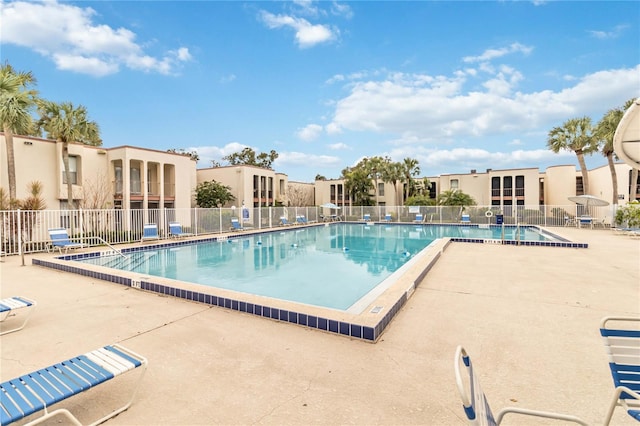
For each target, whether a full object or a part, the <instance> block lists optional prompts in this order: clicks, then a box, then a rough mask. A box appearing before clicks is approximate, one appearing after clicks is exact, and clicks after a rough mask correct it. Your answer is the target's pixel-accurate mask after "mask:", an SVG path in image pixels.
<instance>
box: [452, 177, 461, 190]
mask: <svg viewBox="0 0 640 426" xmlns="http://www.w3.org/2000/svg"><path fill="white" fill-rule="evenodd" d="M458 187H459V185H458V179H451V189H458Z"/></svg>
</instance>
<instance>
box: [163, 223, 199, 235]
mask: <svg viewBox="0 0 640 426" xmlns="http://www.w3.org/2000/svg"><path fill="white" fill-rule="evenodd" d="M169 234H171V236H172V237H173V238H183V237H192V236H193V234H192V233H190V232H182V225H180V222H169Z"/></svg>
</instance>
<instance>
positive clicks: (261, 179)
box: [197, 165, 288, 207]
mask: <svg viewBox="0 0 640 426" xmlns="http://www.w3.org/2000/svg"><path fill="white" fill-rule="evenodd" d="M212 180H215V181H216V182H218V183H221V184H223V185H225V186H228V187H229V188H230V191H231V194H232V195H233V196H234V197H235V200H234V201H231V202H229V203H228V204H229V205H226V206H223V207H231V206H234V205H235V206H241V205H244V206H246V207H269V206H275V205H277V204H280V205H287V204H288V199H287V195H286V191H287V186H288V179H287V175H285V174H283V173H277V172H275V171H273V170H270V169H264V168H260V167H256V166H245V165H239V166H223V167H211V168H207V169H198V172H197V182H198V183H201V182H206V181H212Z"/></svg>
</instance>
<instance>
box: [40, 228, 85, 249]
mask: <svg viewBox="0 0 640 426" xmlns="http://www.w3.org/2000/svg"><path fill="white" fill-rule="evenodd" d="M49 238H51V246H52V247H53V251H55V250H56V249H58V250H59V251H60V253H62V249H64V251H65V253H66V252H67V251H69V249H77V248H82V247H83V246H82V243H75V242H73V241H71V239H70V238H69V234H68V233H67V230H66V228H52V229H49ZM47 251H48V250H47Z"/></svg>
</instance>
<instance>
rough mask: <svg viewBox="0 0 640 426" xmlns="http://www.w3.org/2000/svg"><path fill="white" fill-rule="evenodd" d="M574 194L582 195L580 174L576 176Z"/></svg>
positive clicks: (582, 187) (582, 188)
mask: <svg viewBox="0 0 640 426" xmlns="http://www.w3.org/2000/svg"><path fill="white" fill-rule="evenodd" d="M576 195H584V186H583V185H582V176H578V177H576Z"/></svg>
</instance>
